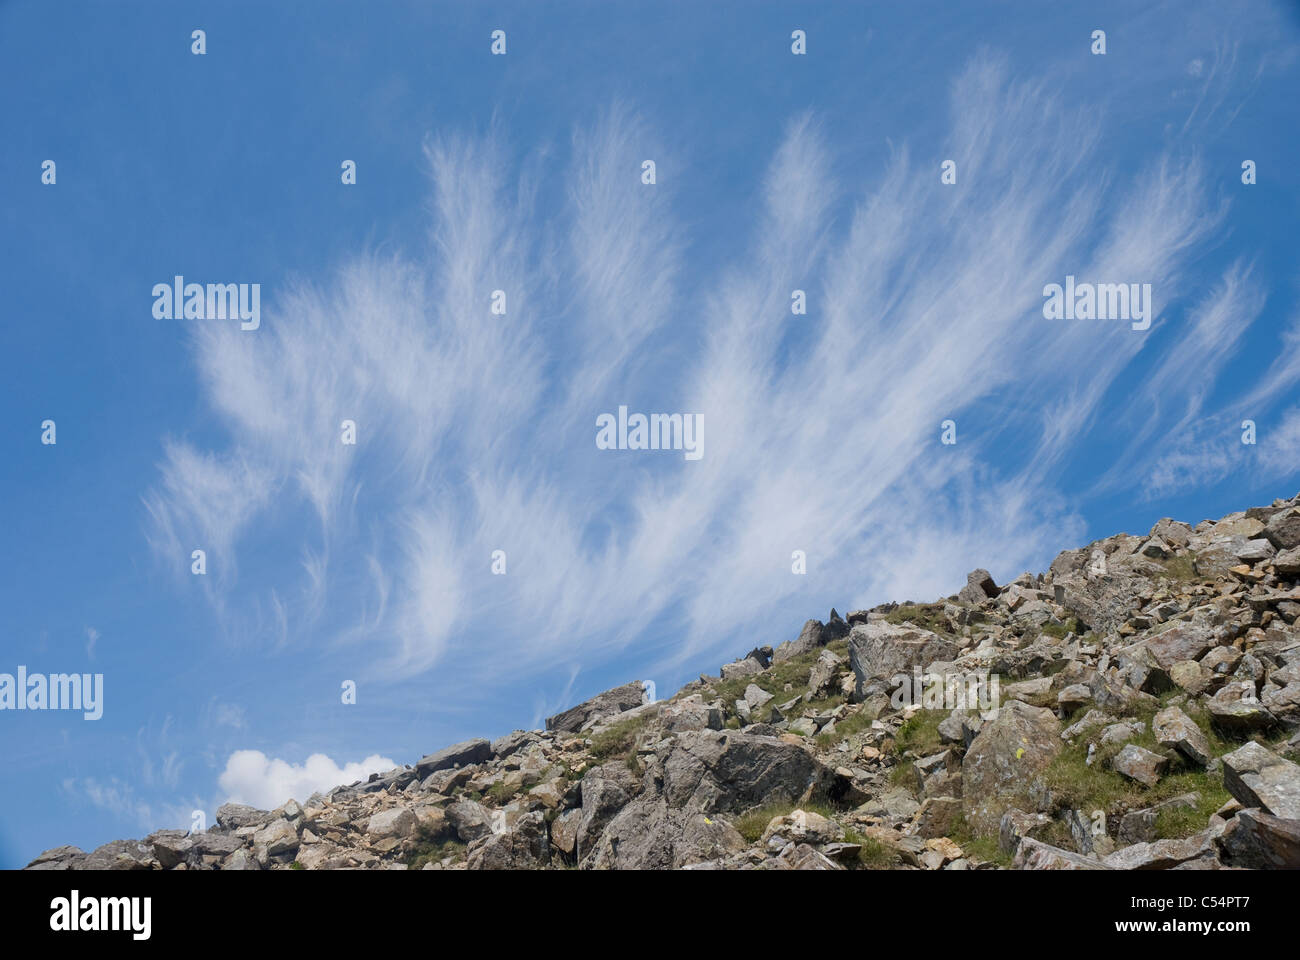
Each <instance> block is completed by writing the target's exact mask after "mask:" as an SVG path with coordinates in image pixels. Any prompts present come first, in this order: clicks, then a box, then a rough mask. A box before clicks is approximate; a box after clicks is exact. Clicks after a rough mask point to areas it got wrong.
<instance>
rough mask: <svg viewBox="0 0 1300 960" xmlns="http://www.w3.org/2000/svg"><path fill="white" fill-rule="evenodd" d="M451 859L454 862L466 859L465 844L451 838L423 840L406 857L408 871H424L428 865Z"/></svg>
mask: <svg viewBox="0 0 1300 960" xmlns="http://www.w3.org/2000/svg"><path fill="white" fill-rule="evenodd" d="M448 857H450V858H451V859H452V862H457V861H460V860H463V859H464V858H465V844H463V843H461V842H460V841H459V840H453V839H450V838H444V839H429V840H423V841H421V842H420V843H418V844H416V846H415V847H414V848H413V849H412V850H411V852H410V853H409V854H407V857H406V867H407V869H408V870H422V869H424V865H425V864H426V863H441V862H442V861H443V860H445V859H447V858H448Z"/></svg>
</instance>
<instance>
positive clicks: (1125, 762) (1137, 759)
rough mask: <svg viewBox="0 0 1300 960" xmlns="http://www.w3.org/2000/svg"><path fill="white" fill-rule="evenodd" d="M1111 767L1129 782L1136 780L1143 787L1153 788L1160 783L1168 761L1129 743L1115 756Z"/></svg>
mask: <svg viewBox="0 0 1300 960" xmlns="http://www.w3.org/2000/svg"><path fill="white" fill-rule="evenodd" d="M1111 766H1112V767H1114V768H1115V771H1116V772H1117V773H1119V774H1121V775H1123V776H1125V777H1127V778H1128V779H1130V780H1136V781H1137V782H1138V783H1140V784H1142V785H1143V786H1145V787H1154V786H1155V785H1156V784H1157V783H1159V782H1160V778H1161V776H1163V775H1164V772H1165V769H1166V768H1167V767H1168V766H1169V761H1168V760H1166V759H1165V758H1164V757H1162V756H1160V754H1158V753H1152V752H1151V751H1150V750H1144V749H1143V748H1142V747H1139V746H1138V745H1137V744H1135V743H1130V744H1129V745H1128V746H1126V747H1125V748H1124V749H1123V750H1121V751H1120V752H1119V753H1118V754H1117V755H1116V756H1115V759H1114V760H1112V761H1111Z"/></svg>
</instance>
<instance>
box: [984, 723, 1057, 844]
mask: <svg viewBox="0 0 1300 960" xmlns="http://www.w3.org/2000/svg"><path fill="white" fill-rule="evenodd" d="M1060 732H1061V727H1060V723H1059V722H1058V721H1057V719H1056V716H1055V715H1054V714H1053V713H1052V711H1050V710H1046V709H1041V708H1038V707H1031V706H1029V705H1027V704H1023V703H1021V702H1019V701H1018V700H1012V701H1010V702H1008V703H1006V704H1004V705H1003V706H1002V707H1001V708H1000V709H999V710H998V712H997V716H996V717H995V718H994V719H993V720H991V721H990V722H988V723H986V724H984V727H983V729H981V730H980V733H979V736H977V737H976V738H975V739H974V741H972V742H971V745H970V746H969V747H968V748H967V750H966V755H965V757H964V759H963V760H962V783H963V785H964V798H965V799H964V805H965V813H966V822H967V823H968V824H970V826H971V828H972V829H974V830H976V831H977V832H980V831H982V832H985V833H993V832H994V831H996V830H997V829H998V828H999V825H1000V822H1001V820H1002V814H1003V813H1005V812H1006V811H1007V810H1008V809H1011V808H1017V809H1020V810H1028V811H1035V810H1037V809H1038V807H1039V806H1040V804H1041V803H1042V802H1043V799H1044V798H1043V796H1042V786H1041V782H1040V780H1039V778H1040V775H1041V774H1042V772H1043V771H1044V770H1046V768H1047V766H1048V764H1050V763H1051V762H1052V760H1053V759H1054V758H1055V757H1056V755H1057V754H1058V753H1060V752H1061V738H1060Z"/></svg>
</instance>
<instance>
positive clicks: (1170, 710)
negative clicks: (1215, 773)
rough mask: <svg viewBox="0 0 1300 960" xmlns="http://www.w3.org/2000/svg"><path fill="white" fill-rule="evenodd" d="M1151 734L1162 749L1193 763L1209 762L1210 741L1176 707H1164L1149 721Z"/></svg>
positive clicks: (1203, 764) (1202, 764)
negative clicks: (1173, 751)
mask: <svg viewBox="0 0 1300 960" xmlns="http://www.w3.org/2000/svg"><path fill="white" fill-rule="evenodd" d="M1151 732H1152V733H1153V734H1154V735H1155V738H1156V742H1157V743H1159V744H1160V745H1161V746H1162V747H1172V748H1173V749H1175V750H1177V751H1178V752H1179V753H1181V754H1182V755H1183V756H1185V757H1186V758H1187V759H1188V760H1191V761H1192V762H1193V763H1196V764H1199V765H1200V766H1202V767H1203V766H1205V765H1206V764H1207V763H1209V762H1210V756H1211V755H1210V741H1209V740H1208V739H1207V738H1206V736H1205V734H1204V733H1203V732H1202V731H1201V728H1200V727H1198V726H1197V725H1196V723H1195V722H1194V721H1193V720H1192V718H1191V717H1189V716H1187V714H1185V713H1183V711H1182V710H1180V709H1178V707H1176V706H1175V707H1166V708H1165V709H1164V710H1161V711H1160V712H1159V713H1157V714H1156V715H1155V717H1154V718H1153V719H1152V721H1151Z"/></svg>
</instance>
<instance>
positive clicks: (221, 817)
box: [217, 803, 273, 830]
mask: <svg viewBox="0 0 1300 960" xmlns="http://www.w3.org/2000/svg"><path fill="white" fill-rule="evenodd" d="M272 819H273V817H272V815H271V812H270V811H269V810H258V809H257V808H256V807H250V806H246V805H245V804H242V803H223V804H222V805H221V806H220V807H218V808H217V826H220V827H225V828H226V829H227V830H237V829H239V828H240V827H260V826H262V825H264V824H267V823H270V822H271V820H272Z"/></svg>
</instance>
